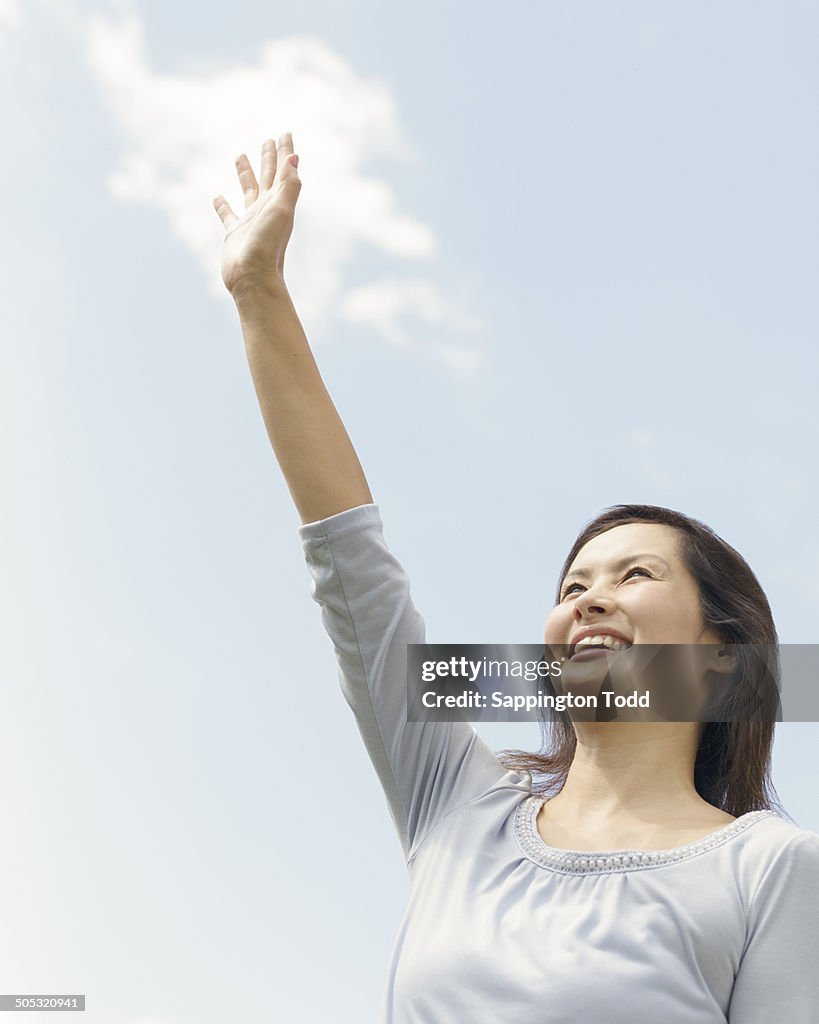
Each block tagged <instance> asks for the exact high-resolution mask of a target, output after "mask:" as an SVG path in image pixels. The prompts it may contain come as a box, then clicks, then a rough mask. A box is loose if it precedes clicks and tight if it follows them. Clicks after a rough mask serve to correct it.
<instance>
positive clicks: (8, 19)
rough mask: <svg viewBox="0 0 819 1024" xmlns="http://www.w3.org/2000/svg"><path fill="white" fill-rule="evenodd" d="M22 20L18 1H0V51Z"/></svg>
mask: <svg viewBox="0 0 819 1024" xmlns="http://www.w3.org/2000/svg"><path fill="white" fill-rule="evenodd" d="M22 20H23V19H22V10H21V7H20V0H0V49H2V47H3V46H4V44H5V42H6V39H7V38H8V36H10V35H11V33H12V32H14V30H15V29H18V28H19V27H20V24H21V23H22Z"/></svg>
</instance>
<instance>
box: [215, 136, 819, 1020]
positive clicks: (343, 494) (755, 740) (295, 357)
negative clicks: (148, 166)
mask: <svg viewBox="0 0 819 1024" xmlns="http://www.w3.org/2000/svg"><path fill="white" fill-rule="evenodd" d="M296 163H297V160H296V158H295V157H294V154H293V140H292V137H291V136H290V135H289V134H287V135H283V136H282V137H281V138H280V139H279V142H278V144H276V143H275V142H273V140H268V141H267V142H266V143H265V145H264V147H263V152H262V171H261V178H260V181H258V182H257V180H256V177H255V175H254V173H253V171H252V169H251V167H250V164H249V161H248V160H247V157H246V156H244V155H242V156H241V157H240V158H239V159H238V160H237V170H238V173H239V180H240V182H241V183H242V187H243V191H244V201H245V210H244V213H243V214H242V215H241V216H237V215H236V214H234V213H233V211H232V210H231V209H230V207H229V205H228V204H227V202H226V201H225V200H224V198H223V197H222V196H218V197H217V198H216V200H215V201H214V205H215V207H216V210H217V212H218V213H219V216H220V217H221V219H222V222H223V224H224V225H225V247H224V253H223V261H222V274H223V278H224V281H225V285H226V286H227V287H228V289H229V290H230V292H231V294H232V295H233V297H234V299H235V301H236V307H237V310H238V313H239V318H240V322H241V326H242V331H243V334H244V339H245V347H246V352H247V356H248V361H249V364H250V369H251V373H252V375H253V381H254V385H255V388H256V394H257V396H258V399H259V404H260V407H261V411H262V415H263V418H264V422H265V425H266V427H267V432H268V436H269V437H270V441H271V444H272V446H273V449H274V451H275V454H276V457H277V459H278V461H279V465H280V466H281V469H282V472H283V473H284V476H285V478H286V480H287V483H288V486H289V488H290V492H291V495H292V496H293V500H294V502H295V504H296V507H297V509H298V511H299V513H300V516H301V521H302V526H301V527H300V531H299V532H300V535H301V540H302V544H303V547H304V552H305V556H306V559H307V565H308V568H309V571H310V574H311V576H312V580H313V588H312V594H313V597H314V599H315V600H316V602H317V603H318V604H319V605H320V607H321V614H322V619H323V622H324V625H325V628H326V630H327V633H328V634H329V637H330V640H331V642H332V644H333V647H334V650H335V652H336V656H337V658H338V664H339V670H340V672H339V675H340V680H341V686H342V690H343V692H344V695H345V697H346V699H347V701H348V703H349V705H350V707H351V709H352V711H353V713H354V715H355V716H356V719H357V722H358V726H359V729H360V731H361V735H362V737H363V739H364V742H365V744H366V746H367V750H368V753H369V755H370V758H371V760H372V762H373V765H374V767H375V770H376V772H377V773H378V776H379V779H380V781H381V784H382V786H383V788H384V792H385V794H386V797H387V802H388V805H389V809H390V812H391V814H392V818H393V821H394V823H395V826H396V829H397V832H398V836H399V839H400V842H401V845H402V848H403V851H404V855H405V858H406V863H407V869H408V873H409V879H410V890H411V891H410V900H409V905H408V909H407V912H406V915H405V917H404V920H403V922H402V924H401V928H400V930H399V934H398V939H397V942H396V945H395V948H394V951H393V959H392V964H391V967H390V972H389V983H388V988H387V993H386V1002H385V1009H384V1018H383V1019H384V1020H385V1021H387V1022H390V1024H458V1022H469V1024H472V1022H476V1021H477V1022H487V1024H488V1022H495V1021H504V1024H518V1022H520V1024H570V1022H571V1024H574V1022H577V1021H602V1020H606V1021H607V1022H609V1024H658V1022H662V1024H695V1022H696V1024H724V1022H726V1021H730V1022H731V1024H763V1022H764V1024H769V1022H770V1021H772V1020H773V1021H778V1020H786V1021H788V1022H789V1024H809V1022H815V1021H816V1007H817V1006H819V973H817V972H816V971H815V965H814V963H813V957H814V953H813V950H815V948H816V945H817V939H819V924H818V923H817V922H819V836H817V835H816V834H814V833H812V832H807V831H804V830H802V829H800V828H798V827H797V826H796V825H795V824H793V823H792V822H789V821H786V820H785V818H784V817H783V816H781V815H780V814H778V813H777V812H776V810H775V809H774V808H773V806H772V804H773V802H774V794H773V789H772V787H771V785H770V780H769V774H768V773H769V767H770V751H771V741H772V737H773V725H772V720H771V719H770V716H769V717H768V718H767V719H766V718H765V716H764V715H763V716H762V718H761V719H760V720H759V721H750V720H747V719H746V718H745V717H741V718H740V717H739V716H735V715H734V714H733V711H734V709H736V708H738V707H741V706H743V704H744V703H747V701H746V697H747V695H748V693H750V692H752V691H753V693H754V694H755V693H756V692H757V690H756V685H755V684H756V682H757V681H758V680H755V677H754V674H753V673H754V672H757V671H758V668H757V666H756V665H751V664H750V663H749V662H747V661H746V660H744V654H743V651H744V649H745V645H747V644H749V643H751V644H765V645H768V647H769V648H770V650H771V652H773V653H772V655H771V657H772V659H773V660H772V661H771V662H770V663H768V664H767V665H764V666H763V668H762V671H763V672H766V673H768V675H769V676H770V678H771V679H773V680H774V683H775V681H776V678H777V676H776V672H777V665H776V631H775V629H774V625H773V619H772V617H771V612H770V608H769V606H768V602H767V600H766V599H765V595H764V593H763V592H762V589H761V587H760V586H759V583H758V582H757V580H756V578H755V577H754V575H753V573H752V572H751V570H750V569H749V568H748V566H747V565H746V563H745V562H744V560H743V559H742V558H741V557H740V556H739V555H738V554H737V552H736V551H734V549H733V548H731V547H730V546H729V545H728V544H726V543H725V542H724V541H722V540H721V539H720V538H719V537H717V536H716V535H715V534H714V533H713V532H712V531H711V530H709V529H708V528H707V527H705V526H704V525H703V524H701V523H699V522H697V521H696V520H693V519H689V518H688V517H687V516H684V515H682V514H681V513H677V512H672V511H670V510H667V509H661V508H657V507H654V506H646V505H640V506H633V505H623V506H616V507H614V508H612V509H610V510H608V511H607V512H606V513H604V514H603V515H602V516H600V517H598V518H597V519H596V520H594V521H593V522H591V523H590V524H589V525H588V526H587V527H586V529H585V530H584V531H583V532H582V533H581V534H580V536H579V537H578V538H577V540H576V541H575V544H574V546H573V547H572V550H571V551H570V552H569V556H568V558H567V560H566V564H565V566H564V568H563V571H562V573H561V578H560V581H559V586H558V599H557V602H556V605H555V608H554V610H553V611H552V613H551V614H550V616H549V620H548V622H547V624H546V631H545V637H546V642H547V644H549V643H554V644H568V645H570V647H572V648H573V657H572V659H571V663H572V664H582V663H586V662H587V661H589V660H593V659H600V658H601V657H612V658H629V657H631V656H632V655H633V653H634V650H635V649H636V648H637V646H638V645H641V644H660V645H674V644H683V645H687V646H688V647H690V648H691V649H694V650H697V651H700V652H701V654H702V656H701V658H699V660H697V661H696V662H695V665H696V666H697V667H696V671H697V672H699V674H700V676H701V679H700V680H699V682H702V683H703V684H704V683H705V681H706V680H707V679H710V680H713V679H718V680H720V685H719V687H718V690H719V696H720V700H721V701H722V702H723V703H722V705H721V707H722V708H723V710H724V712H725V713H724V715H723V716H722V718H721V719H719V720H714V721H709V722H708V723H707V724H706V725H705V726H704V727H703V726H702V725H701V723H699V722H696V721H695V722H691V721H661V722H657V721H654V722H646V721H599V720H597V719H594V718H592V719H588V718H587V717H585V716H582V715H573V714H572V713H571V712H570V711H564V712H562V713H561V714H560V715H559V716H558V718H557V719H556V720H555V734H554V735H553V736H552V737H551V739H550V741H549V742H547V743H546V745H545V746H544V749H543V750H541V751H540V752H539V753H538V754H527V753H524V752H522V751H506V752H504V753H502V754H501V755H496V754H495V753H494V752H493V751H492V750H490V749H489V747H488V746H487V745H486V744H485V743H484V742H483V741H482V740H481V739H480V737H479V736H478V735H477V733H476V732H475V730H474V729H473V728H472V727H471V725H469V723H468V722H466V721H464V720H462V719H461V720H456V721H437V720H427V721H420V722H418V721H413V722H410V721H408V717H407V700H406V696H407V694H406V683H407V645H408V644H422V643H423V642H424V637H425V627H424V622H423V619H422V618H421V616H420V615H419V613H418V611H417V610H416V608H415V605H414V603H413V601H412V598H411V596H410V586H409V580H408V578H407V574H406V573H405V571H404V570H403V568H402V566H401V564H400V563H399V562H398V560H397V559H396V558H395V556H394V555H393V554H392V552H391V551H390V550H389V548H388V547H387V544H386V541H385V539H384V533H383V526H382V521H381V515H380V510H379V507H378V506H377V505H375V504H374V503H373V499H372V495H371V493H370V490H369V487H368V484H367V481H366V479H365V477H364V473H363V470H362V468H361V464H360V463H359V460H358V457H357V456H356V453H355V450H354V448H353V446H352V444H351V442H350V439H349V437H348V435H347V432H346V430H345V429H344V426H343V424H342V422H341V419H340V417H339V415H338V413H337V412H336V409H335V407H334V405H333V403H332V401H331V399H330V396H329V394H328V393H327V390H326V388H325V387H324V383H323V381H322V379H321V376H320V374H319V371H318V368H317V366H316V363H315V360H314V359H313V356H312V353H311V351H310V347H309V345H308V342H307V339H306V337H305V334H304V331H303V329H302V327H301V324H300V322H299V319H298V316H297V315H296V312H295V308H294V307H293V304H292V302H291V300H290V297H289V294H288V291H287V288H286V286H285V283H284V254H285V247H286V244H287V241H288V239H289V237H290V232H291V230H292V227H293V223H294V211H295V205H296V201H297V199H298V195H299V191H300V184H299V181H298V176H297V171H296ZM607 638H608V639H607ZM615 641H616V642H617V643H618V644H620V645H622V644H625V645H627V647H628V649H622V650H620V651H618V652H614V651H613V650H611V649H609V650H607V652H606V653H605V654H604V655H600V654H594V653H591V652H590V650H589V648H590V647H594V646H595V644H597V645H603V646H607V647H611V645H612V644H613V642H615ZM584 642H585V643H584ZM584 646H585V647H586V652H587V653H584V651H583V647H584ZM675 682H678V680H670V681H669V685H670V686H672V687H673V684H674V683H675ZM775 690H776V686H775V685H774V691H775ZM764 710H765V708H763V711H764ZM538 775H539V776H542V778H541V779H540V780H539V781H537V782H536V781H535V776H538ZM361 849H362V856H363V855H365V853H366V839H365V838H364V837H362V839H361Z"/></svg>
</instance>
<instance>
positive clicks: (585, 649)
mask: <svg viewBox="0 0 819 1024" xmlns="http://www.w3.org/2000/svg"><path fill="white" fill-rule="evenodd" d="M630 647H631V644H630V643H626V642H625V641H617V643H615V644H610V645H609V644H604V643H597V644H591V643H583V641H582V640H581V641H580V646H577V647H575V649H574V650H573V651H572V653H571V654H570V655H569V660H570V661H587V660H590V659H591V658H596V657H598V656H599V655H601V654H619V653H620V652H621V651H627V650H628V649H629V648H630Z"/></svg>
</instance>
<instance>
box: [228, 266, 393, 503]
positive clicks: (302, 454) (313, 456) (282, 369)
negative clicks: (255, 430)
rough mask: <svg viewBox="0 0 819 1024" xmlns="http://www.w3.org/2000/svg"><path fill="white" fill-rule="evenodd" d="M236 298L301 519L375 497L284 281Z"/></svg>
mask: <svg viewBox="0 0 819 1024" xmlns="http://www.w3.org/2000/svg"><path fill="white" fill-rule="evenodd" d="M234 299H235V301H236V308H237V310H238V313H239V319H240V322H241V325H242V333H243V335H244V340H245V351H246V352H247V359H248V363H249V365H250V372H251V374H252V376H253V384H254V386H255V388H256V396H257V398H258V400H259V406H260V408H261V411H262V417H263V419H264V423H265V427H266V428H267V436H268V437H269V438H270V443H271V445H272V446H273V451H274V452H275V455H276V459H277V460H278V463H279V466H280V467H281V470H282V473H283V474H284V478H285V480H286V481H287V486H288V487H289V488H290V494H291V495H292V497H293V501H294V502H295V505H296V508H297V509H298V512H299V515H300V516H301V521H302V523H310V522H315V521H316V520H318V519H325V518H326V517H327V516H331V515H335V514H336V513H337V512H344V511H346V510H347V509H350V508H355V507H356V506H358V505H365V504H368V503H369V502H372V500H373V499H372V495H371V494H370V489H369V487H368V486H367V480H366V478H365V476H364V471H363V469H362V468H361V463H360V462H359V461H358V456H357V455H356V453H355V449H354V448H353V445H352V442H351V441H350V438H349V436H348V434H347V431H346V429H345V427H344V424H343V423H342V421H341V417H340V416H339V414H338V412H337V411H336V407H335V406H334V405H333V402H332V399H331V398H330V395H329V393H328V391H327V388H326V387H325V386H324V381H323V380H322V379H321V374H320V373H319V369H318V366H317V365H316V361H315V359H314V358H313V353H312V352H311V350H310V345H309V344H308V341H307V337H306V336H305V333H304V330H303V328H302V326H301V323H300V321H299V318H298V314H297V313H296V310H295V307H294V306H293V302H292V300H291V298H290V294H289V293H288V291H287V288H286V286H285V284H284V282H283V281H282V282H280V283H276V284H270V285H265V286H264V287H260V288H253V289H251V288H248V289H245V290H243V291H241V292H239V291H237V292H235V293H234Z"/></svg>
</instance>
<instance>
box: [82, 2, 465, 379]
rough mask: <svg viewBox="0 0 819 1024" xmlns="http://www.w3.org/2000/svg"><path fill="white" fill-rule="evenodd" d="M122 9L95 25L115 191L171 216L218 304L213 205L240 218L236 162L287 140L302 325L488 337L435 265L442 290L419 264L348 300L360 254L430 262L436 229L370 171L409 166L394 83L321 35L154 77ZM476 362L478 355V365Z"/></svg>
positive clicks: (92, 49)
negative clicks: (249, 58)
mask: <svg viewBox="0 0 819 1024" xmlns="http://www.w3.org/2000/svg"><path fill="white" fill-rule="evenodd" d="M123 6H125V8H126V9H124V10H122V11H121V12H120V13H119V14H116V15H114V14H101V13H96V14H93V15H91V16H90V18H89V21H88V31H87V57H88V61H89V65H90V67H91V68H92V70H93V73H94V75H95V77H96V78H97V81H98V84H99V86H100V89H101V92H102V94H103V96H104V97H105V99H106V101H107V102H108V103H109V104H110V107H111V110H112V112H113V114H114V116H115V117H116V120H117V123H118V126H119V128H120V131H121V133H122V138H123V143H124V155H123V157H122V159H121V161H120V164H119V166H118V167H117V168H116V170H115V171H114V172H113V174H112V175H111V177H110V178H109V187H110V189H111V191H112V193H113V195H114V196H115V197H117V198H118V199H120V200H123V201H125V200H128V201H138V202H143V203H147V204H151V205H154V206H156V207H158V208H160V209H161V210H162V211H163V212H164V213H165V214H166V216H167V217H168V220H169V224H170V227H171V230H172V232H173V234H174V235H175V237H176V238H177V239H179V241H180V242H181V243H182V244H183V245H185V246H186V247H187V248H188V249H189V251H190V252H191V254H192V255H193V256H194V258H195V259H196V260H197V261H198V263H199V264H200V265H201V267H202V270H203V272H204V273H205V274H206V276H207V280H208V286H209V288H210V290H211V291H212V293H213V294H214V295H215V296H219V297H223V298H225V299H226V300H227V299H228V296H227V292H226V291H225V289H224V285H223V284H222V281H221V276H220V271H219V254H220V250H221V240H222V235H223V228H222V225H221V223H220V222H219V220H218V218H217V217H216V215H215V213H214V212H213V209H212V206H211V201H212V199H213V196H215V195H216V194H217V193H219V192H222V193H223V194H224V195H225V196H226V197H227V199H228V201H229V202H230V203H231V205H232V206H233V208H234V210H236V212H239V211H240V210H241V208H242V206H243V203H242V200H241V193H240V190H239V185H238V181H237V179H236V174H235V170H234V158H235V157H236V155H237V154H239V153H241V152H246V153H247V154H248V156H249V157H250V160H251V163H252V165H253V166H254V169H255V170H256V171H257V173H258V160H259V151H260V148H261V143H262V141H263V140H264V138H266V137H268V136H273V137H275V136H277V135H278V134H279V133H280V132H282V131H288V130H291V131H292V132H293V137H294V142H295V149H296V152H298V154H299V157H300V164H299V175H300V177H301V179H302V190H301V195H300V197H299V201H298V206H297V209H296V226H295V229H294V232H293V237H292V238H291V241H290V243H289V246H288V251H287V260H286V268H287V279H288V284H289V286H290V288H291V290H292V292H293V294H294V299H295V300H296V305H297V307H298V309H299V312H300V314H301V315H302V319H304V320H309V321H310V322H311V325H314V324H315V321H316V320H317V319H319V318H322V317H324V316H326V315H328V314H331V313H338V312H339V311H340V315H342V316H343V317H344V318H346V319H347V320H348V321H353V322H357V323H361V324H368V325H369V326H371V327H372V328H374V329H375V330H377V331H378V332H380V334H381V335H382V336H383V337H384V338H385V339H387V340H388V341H390V342H392V343H393V344H398V345H406V343H407V339H408V337H409V336H410V334H411V328H410V327H409V326H408V324H407V321H408V320H409V319H411V318H414V319H415V320H416V321H418V322H420V323H421V324H424V323H427V324H430V323H433V324H437V325H440V326H444V327H446V328H447V330H448V331H454V332H456V333H457V332H460V331H464V330H465V331H474V330H475V329H477V328H479V327H480V321H479V320H477V318H475V317H474V315H473V316H471V317H467V316H466V315H465V313H464V312H463V311H460V310H459V308H458V306H457V304H455V303H454V301H453V299H452V298H451V293H450V291H445V290H444V289H443V288H442V286H441V285H440V284H438V280H440V278H441V272H440V269H438V268H436V274H435V277H436V279H437V280H434V279H432V278H431V277H429V278H424V277H419V274H418V271H417V269H415V268H414V269H413V273H412V274H411V275H410V276H408V277H403V276H401V275H400V274H396V275H394V276H393V277H391V278H390V280H389V281H375V282H373V283H370V284H365V285H362V286H361V287H358V288H355V289H354V290H352V291H350V292H349V293H346V294H345V283H344V272H345V269H346V267H347V266H348V265H349V263H350V260H351V257H352V256H353V254H354V253H355V252H356V250H357V249H358V247H360V246H362V245H365V246H370V247H372V248H373V249H375V250H377V251H380V252H381V253H382V254H385V255H386V256H387V257H388V258H389V259H390V264H391V265H394V263H395V261H410V262H412V263H413V264H415V267H417V265H418V264H419V263H422V262H423V261H429V260H431V259H432V258H433V257H434V255H435V252H436V238H435V234H434V233H433V231H432V230H431V229H430V227H429V226H428V225H427V224H425V223H424V222H423V221H422V220H421V219H419V218H418V217H416V216H413V215H412V214H410V213H408V212H406V211H403V210H401V209H400V208H399V200H398V198H397V196H396V194H395V192H394V190H393V188H392V187H391V185H390V184H389V183H388V182H387V181H385V180H383V178H381V177H379V176H378V175H377V173H376V172H375V171H374V170H371V168H372V166H373V163H374V160H375V159H376V158H379V159H383V158H388V159H394V160H401V161H405V162H406V161H412V160H414V159H415V155H414V152H413V151H412V149H411V147H410V146H409V145H408V144H407V142H406V140H405V139H404V137H403V135H402V131H401V128H400V125H399V118H398V113H397V110H396V103H395V100H394V98H393V95H392V93H391V92H390V89H389V86H388V84H387V83H385V82H383V81H379V80H377V79H372V78H363V77H362V76H360V75H359V74H358V73H357V72H356V71H355V69H354V68H352V67H351V66H350V64H349V62H348V61H347V60H345V58H344V57H342V56H340V55H339V54H337V53H336V52H334V51H333V50H332V49H331V48H330V47H329V46H328V45H327V44H326V43H324V42H323V41H322V40H321V39H318V38H315V37H313V36H292V37H288V38H284V39H280V40H275V41H272V42H268V43H266V44H265V45H264V46H263V47H262V49H261V53H260V57H259V59H258V61H257V62H255V63H253V64H245V65H242V66H235V67H231V66H220V67H213V66H208V67H202V66H201V64H200V65H199V66H198V67H196V68H195V69H192V70H191V69H190V68H189V69H187V70H186V71H184V72H177V73H174V74H168V73H160V72H156V71H154V70H152V69H151V68H150V67H149V66H148V63H147V60H146V56H145V42H144V32H143V26H142V22H141V19H140V17H139V15H138V14H137V13H136V12H135V11H134V10H133V9H130V10H128V9H127V5H123ZM448 341H449V342H451V343H453V344H451V345H450V347H449V355H447V354H446V353H445V352H440V353H438V355H439V356H440V357H441V358H442V359H443V361H444V363H445V364H446V365H450V366H452V365H455V364H456V363H458V362H460V365H461V366H462V367H463V366H465V365H466V364H467V363H468V362H469V353H470V351H471V348H470V346H469V345H468V344H466V345H463V346H461V345H460V342H462V341H463V339H462V338H457V337H456V338H452V337H451V336H450V337H449V338H448ZM421 347H423V345H422V346H421ZM459 351H460V352H461V354H460V355H456V354H455V353H458V352H459ZM430 354H432V353H430ZM479 361H480V355H479V353H477V351H473V352H472V362H473V364H474V365H478V363H479Z"/></svg>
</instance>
